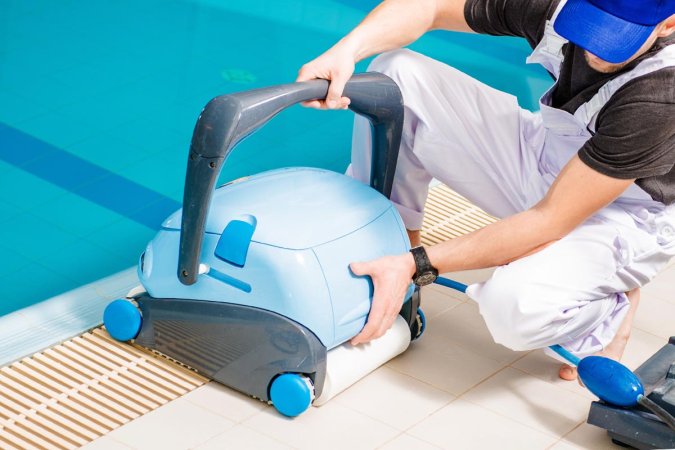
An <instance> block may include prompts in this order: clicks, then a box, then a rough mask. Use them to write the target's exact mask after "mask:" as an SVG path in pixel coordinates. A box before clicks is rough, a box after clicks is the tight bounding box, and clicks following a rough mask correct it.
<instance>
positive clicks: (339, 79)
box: [295, 43, 355, 109]
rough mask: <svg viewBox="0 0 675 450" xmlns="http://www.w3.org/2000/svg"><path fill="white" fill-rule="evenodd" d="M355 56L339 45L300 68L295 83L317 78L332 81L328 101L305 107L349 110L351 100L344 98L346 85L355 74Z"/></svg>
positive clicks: (314, 101)
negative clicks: (343, 93)
mask: <svg viewBox="0 0 675 450" xmlns="http://www.w3.org/2000/svg"><path fill="white" fill-rule="evenodd" d="M354 64H355V60H354V54H353V53H352V51H350V50H349V48H348V47H347V46H345V45H344V44H340V43H338V44H337V45H336V46H335V47H333V48H331V49H330V50H328V51H327V52H326V53H324V54H322V55H321V56H319V57H318V58H316V59H314V60H312V61H310V62H308V63H307V64H305V65H304V66H302V67H301V68H300V71H299V72H298V78H297V79H296V80H295V81H307V80H313V79H315V78H321V79H324V80H330V86H329V87H328V95H327V96H326V100H312V101H310V102H303V105H304V106H308V107H310V108H318V109H347V107H348V106H349V101H350V100H349V99H348V98H347V97H343V96H342V92H343V91H344V89H345V84H347V81H349V79H350V78H351V76H352V74H353V73H354Z"/></svg>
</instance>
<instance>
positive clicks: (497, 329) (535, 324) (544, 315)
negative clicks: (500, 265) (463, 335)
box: [475, 276, 556, 351]
mask: <svg viewBox="0 0 675 450" xmlns="http://www.w3.org/2000/svg"><path fill="white" fill-rule="evenodd" d="M543 295H545V294H544V293H541V292H539V290H538V289H537V287H536V286H534V285H532V284H531V283H527V282H526V281H525V280H518V279H516V278H514V277H507V276H496V277H493V278H492V279H490V280H488V281H487V282H485V283H484V284H483V285H481V287H480V290H479V292H478V295H476V297H477V298H476V299H475V300H476V301H477V302H478V304H479V307H480V312H481V315H482V316H483V318H484V320H485V323H486V324H487V326H488V329H489V330H490V333H491V334H492V337H493V338H494V340H495V342H497V343H498V344H502V345H504V346H506V347H508V348H510V349H512V350H518V351H522V350H532V349H535V348H539V347H542V346H546V344H544V342H546V341H547V340H550V339H551V338H552V337H553V335H555V328H556V327H555V324H554V323H553V320H554V317H555V316H556V313H555V311H551V310H547V308H546V306H545V302H541V300H542V298H541V297H542V296H543ZM538 300H539V301H538Z"/></svg>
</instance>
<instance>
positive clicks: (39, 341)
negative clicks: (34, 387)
mask: <svg viewBox="0 0 675 450" xmlns="http://www.w3.org/2000/svg"><path fill="white" fill-rule="evenodd" d="M138 284H139V281H138V277H137V276H136V267H135V266H134V267H130V268H128V269H126V270H123V271H121V272H118V273H116V274H113V275H110V276H108V277H105V278H101V279H99V280H97V281H94V282H92V283H89V284H86V285H83V286H80V287H78V288H76V289H73V290H71V291H68V292H65V293H63V294H60V295H57V296H55V297H52V298H49V299H47V300H44V301H42V302H40V303H36V304H34V305H31V306H28V307H26V308H23V309H20V310H18V311H14V312H11V313H9V314H7V315H5V316H2V317H0V367H3V366H6V365H8V364H10V363H12V362H14V361H17V360H19V359H21V358H24V357H26V356H29V355H32V354H33V353H36V352H39V351H40V350H43V349H45V348H48V347H51V346H53V345H55V344H58V343H61V342H63V341H66V340H68V339H71V338H73V337H74V336H77V335H79V334H81V333H83V332H85V331H87V330H90V329H92V328H95V327H97V326H100V325H101V323H102V317H103V309H104V308H105V307H106V305H107V304H108V303H109V302H110V301H111V300H113V299H115V298H118V297H123V296H125V295H126V293H127V292H128V291H129V290H130V289H131V288H133V287H134V286H137V285H138Z"/></svg>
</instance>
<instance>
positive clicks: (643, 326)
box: [633, 295, 675, 339]
mask: <svg viewBox="0 0 675 450" xmlns="http://www.w3.org/2000/svg"><path fill="white" fill-rule="evenodd" d="M674 317H675V303H670V302H667V301H665V300H661V299H660V298H657V297H650V296H649V295H642V298H641V299H640V306H639V307H638V309H637V312H636V313H635V319H634V322H633V326H634V327H635V328H639V329H640V330H643V331H646V332H648V333H651V334H653V335H655V336H659V337H661V338H663V339H668V338H669V337H670V336H672V335H673V318H674Z"/></svg>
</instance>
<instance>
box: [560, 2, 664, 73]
mask: <svg viewBox="0 0 675 450" xmlns="http://www.w3.org/2000/svg"><path fill="white" fill-rule="evenodd" d="M672 14H675V0H568V1H567V3H566V4H565V6H563V8H562V10H561V11H560V14H559V15H558V18H557V19H556V20H555V23H554V24H553V29H554V30H555V31H556V33H558V34H559V35H560V36H562V37H564V38H565V39H567V40H568V41H570V42H573V43H574V44H576V45H578V46H579V47H582V48H583V49H585V50H588V51H589V52H591V53H592V54H594V55H595V56H597V57H598V58H600V59H602V60H605V61H607V62H609V63H613V64H616V63H621V62H624V61H626V60H628V59H629V58H630V57H631V56H633V55H634V54H635V53H636V52H637V51H638V50H639V49H640V47H642V44H644V43H645V41H646V40H647V38H648V37H649V35H651V34H652V32H653V31H654V29H655V28H656V25H658V24H659V23H661V22H662V21H663V20H665V19H667V18H668V17H669V16H670V15H672Z"/></svg>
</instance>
